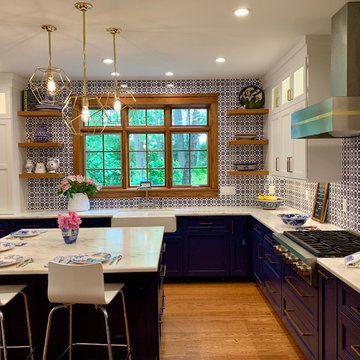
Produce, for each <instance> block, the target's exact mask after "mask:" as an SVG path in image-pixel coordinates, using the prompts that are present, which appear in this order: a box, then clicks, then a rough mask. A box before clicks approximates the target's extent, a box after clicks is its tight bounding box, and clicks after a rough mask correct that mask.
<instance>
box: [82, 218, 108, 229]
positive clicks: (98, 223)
mask: <svg viewBox="0 0 360 360" xmlns="http://www.w3.org/2000/svg"><path fill="white" fill-rule="evenodd" d="M80 227H83V228H95V227H111V218H110V217H108V218H84V217H83V218H82V219H81V225H80Z"/></svg>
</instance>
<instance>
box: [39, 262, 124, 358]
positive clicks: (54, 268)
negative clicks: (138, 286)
mask: <svg viewBox="0 0 360 360" xmlns="http://www.w3.org/2000/svg"><path fill="white" fill-rule="evenodd" d="M123 287H124V284H104V274H103V268H102V264H101V263H92V264H86V265H71V264H58V263H54V262H49V272H48V298H49V301H50V302H51V303H61V305H57V306H55V307H53V308H52V309H51V311H50V313H49V317H48V323H47V327H46V335H45V343H44V352H43V357H42V359H43V360H46V355H47V349H48V342H49V335H50V328H51V319H52V315H53V314H54V312H55V311H56V310H59V309H62V308H67V307H69V346H68V348H67V349H66V350H65V351H64V353H65V352H67V351H69V360H71V359H72V348H73V346H75V345H96V346H107V348H108V357H109V360H113V354H112V347H113V346H123V347H126V348H127V355H126V358H125V359H129V360H131V348H130V337H129V328H128V322H127V315H126V307H125V296H124V292H123V290H122V288H123ZM119 293H120V294H121V298H122V307H123V308H122V311H123V316H124V325H125V333H126V334H125V335H126V344H117V343H116V344H112V343H111V337H110V329H109V321H108V314H107V312H106V310H105V308H104V307H103V305H108V304H110V302H111V301H112V300H113V299H114V298H115V296H116V295H117V294H119ZM75 304H88V305H89V304H93V305H95V308H96V309H99V310H101V311H102V313H103V315H104V320H105V330H106V340H107V343H106V344H102V343H84V342H82V343H80V342H75V343H74V342H73V339H72V311H73V305H75ZM64 353H63V354H64Z"/></svg>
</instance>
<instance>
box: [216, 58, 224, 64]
mask: <svg viewBox="0 0 360 360" xmlns="http://www.w3.org/2000/svg"><path fill="white" fill-rule="evenodd" d="M215 61H216V62H218V63H223V62H225V61H226V59H225V58H223V57H218V58H217V59H216V60H215Z"/></svg>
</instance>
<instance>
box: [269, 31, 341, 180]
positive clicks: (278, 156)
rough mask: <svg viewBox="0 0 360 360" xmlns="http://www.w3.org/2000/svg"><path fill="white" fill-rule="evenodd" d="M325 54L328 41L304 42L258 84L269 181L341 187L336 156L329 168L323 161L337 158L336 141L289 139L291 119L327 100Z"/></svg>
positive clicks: (312, 39)
mask: <svg viewBox="0 0 360 360" xmlns="http://www.w3.org/2000/svg"><path fill="white" fill-rule="evenodd" d="M330 54H331V39H330V36H327V35H311V36H305V37H304V39H303V40H302V41H301V42H300V43H299V44H298V45H297V46H296V47H295V48H294V49H292V50H291V51H290V52H289V53H288V54H287V55H286V56H285V57H283V58H282V59H281V60H280V61H279V63H278V64H276V66H274V68H273V69H272V70H271V71H270V72H269V73H268V74H266V75H265V77H264V79H263V83H264V89H265V94H266V104H265V106H266V107H268V108H269V109H270V111H269V115H268V118H267V124H266V132H267V134H266V136H268V137H269V139H270V147H269V154H268V156H267V162H268V164H267V166H268V168H269V169H270V175H276V176H283V177H289V178H295V179H306V180H310V181H319V182H320V181H321V182H334V181H336V182H337V181H341V176H342V174H341V155H338V156H336V158H335V159H333V161H330V162H329V161H328V157H329V155H327V154H329V153H331V154H341V146H342V141H341V139H328V140H325V141H324V140H323V139H320V140H318V139H311V140H305V139H291V114H292V113H293V112H295V111H297V110H300V109H303V108H305V107H306V106H309V105H312V104H314V103H316V102H319V101H321V100H324V99H326V98H327V97H329V96H330ZM315 144H316V145H315ZM311 145H315V146H311ZM322 148H326V149H327V151H324V152H323V151H321V150H320V149H322ZM319 154H321V155H319ZM324 164H326V166H327V167H326V168H324ZM329 166H330V167H329Z"/></svg>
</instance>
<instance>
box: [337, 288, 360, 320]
mask: <svg viewBox="0 0 360 360" xmlns="http://www.w3.org/2000/svg"><path fill="white" fill-rule="evenodd" d="M338 308H339V310H341V311H342V312H343V313H344V314H346V315H347V316H348V317H349V318H350V319H351V320H352V321H353V322H354V323H355V324H356V325H357V326H359V327H360V294H359V293H358V292H356V291H355V290H354V289H352V288H351V287H349V286H348V285H346V284H344V283H343V282H341V281H339V282H338Z"/></svg>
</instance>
